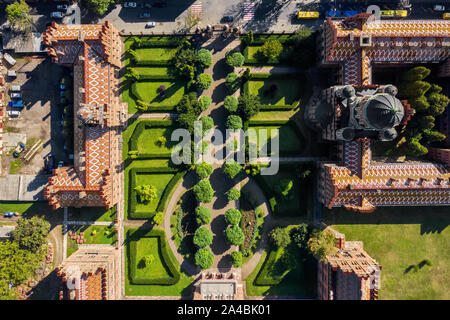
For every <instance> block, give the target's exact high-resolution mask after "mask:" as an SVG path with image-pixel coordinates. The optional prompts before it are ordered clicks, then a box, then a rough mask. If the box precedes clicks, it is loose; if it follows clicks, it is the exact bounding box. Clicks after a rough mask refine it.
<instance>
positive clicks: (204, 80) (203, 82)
mask: <svg viewBox="0 0 450 320" xmlns="http://www.w3.org/2000/svg"><path fill="white" fill-rule="evenodd" d="M211 83H212V77H211V75H210V74H207V73H202V74H199V75H198V76H197V86H198V87H199V89H200V90H206V89H208V88H209V87H210V86H211Z"/></svg>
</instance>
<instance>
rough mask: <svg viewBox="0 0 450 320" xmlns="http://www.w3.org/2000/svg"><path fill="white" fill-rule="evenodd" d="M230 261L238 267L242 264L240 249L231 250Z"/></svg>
mask: <svg viewBox="0 0 450 320" xmlns="http://www.w3.org/2000/svg"><path fill="white" fill-rule="evenodd" d="M231 263H232V264H233V267H235V268H239V267H241V266H242V263H243V261H242V252H240V251H233V252H232V253H231Z"/></svg>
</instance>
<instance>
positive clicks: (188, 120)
mask: <svg viewBox="0 0 450 320" xmlns="http://www.w3.org/2000/svg"><path fill="white" fill-rule="evenodd" d="M176 111H177V112H178V114H179V116H178V118H177V120H176V121H177V124H178V125H179V126H180V127H182V128H185V129H187V130H188V131H189V133H191V134H192V133H193V132H194V122H195V121H196V120H197V118H198V116H199V114H200V113H201V111H202V109H201V106H200V102H199V101H198V100H197V93H195V92H190V93H189V94H185V95H184V96H183V97H182V98H181V100H180V102H179V103H178V104H177V106H176Z"/></svg>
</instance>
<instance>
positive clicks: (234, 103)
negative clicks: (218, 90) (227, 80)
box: [224, 96, 238, 113]
mask: <svg viewBox="0 0 450 320" xmlns="http://www.w3.org/2000/svg"><path fill="white" fill-rule="evenodd" d="M224 106H225V109H227V110H228V112H230V113H233V112H236V111H237V108H238V100H237V99H236V98H235V97H234V96H226V97H225V100H224Z"/></svg>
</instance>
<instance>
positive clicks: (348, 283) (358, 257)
mask: <svg viewBox="0 0 450 320" xmlns="http://www.w3.org/2000/svg"><path fill="white" fill-rule="evenodd" d="M328 230H331V231H332V232H334V234H335V237H336V248H337V249H338V251H337V252H336V253H335V254H332V255H328V256H327V257H326V261H318V270H317V298H318V299H320V300H377V299H378V290H379V289H380V272H381V266H380V265H378V263H377V262H376V261H375V260H374V259H373V258H371V257H370V256H369V255H368V254H367V252H365V251H364V250H363V243H362V242H361V241H347V242H346V241H345V235H344V234H342V233H338V232H337V231H335V230H333V229H331V228H329V227H328Z"/></svg>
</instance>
